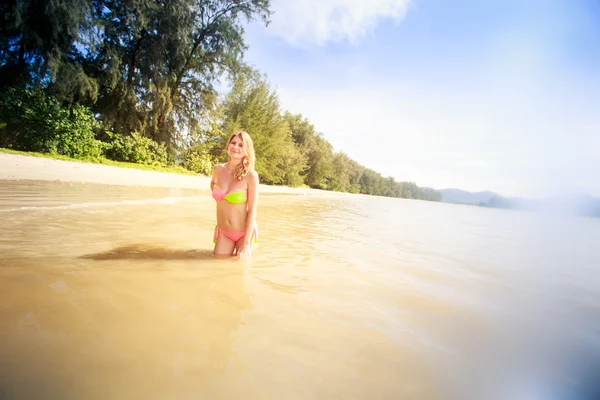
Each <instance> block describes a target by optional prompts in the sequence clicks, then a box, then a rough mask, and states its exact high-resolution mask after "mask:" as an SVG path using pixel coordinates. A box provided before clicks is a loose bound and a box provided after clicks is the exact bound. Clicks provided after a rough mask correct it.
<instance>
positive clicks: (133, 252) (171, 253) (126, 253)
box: [80, 244, 215, 261]
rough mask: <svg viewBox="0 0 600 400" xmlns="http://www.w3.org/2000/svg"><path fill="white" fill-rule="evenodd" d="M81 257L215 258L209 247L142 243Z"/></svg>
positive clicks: (126, 258)
mask: <svg viewBox="0 0 600 400" xmlns="http://www.w3.org/2000/svg"><path fill="white" fill-rule="evenodd" d="M80 258H83V259H86V260H98V261H105V260H148V259H160V260H209V259H213V258H215V257H214V256H213V254H212V250H207V249H193V250H183V249H169V248H161V247H150V246H145V245H142V244H132V245H129V246H122V247H117V248H115V249H113V250H109V251H105V252H102V253H94V254H86V255H84V256H81V257H80Z"/></svg>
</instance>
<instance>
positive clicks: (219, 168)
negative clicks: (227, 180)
mask: <svg viewBox="0 0 600 400" xmlns="http://www.w3.org/2000/svg"><path fill="white" fill-rule="evenodd" d="M224 168H225V163H222V164H217V165H215V167H214V170H215V171H222V170H223V169H224Z"/></svg>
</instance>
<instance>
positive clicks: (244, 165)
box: [225, 131, 255, 180]
mask: <svg viewBox="0 0 600 400" xmlns="http://www.w3.org/2000/svg"><path fill="white" fill-rule="evenodd" d="M234 137H239V138H240V139H241V140H242V148H243V149H244V158H242V162H241V163H240V165H238V166H237V167H236V168H235V171H233V176H234V178H235V179H237V180H241V179H242V178H243V177H244V176H246V175H248V172H250V171H252V170H253V169H254V161H255V158H254V143H252V138H251V137H250V135H248V132H246V131H236V132H233V133H232V134H231V137H230V138H229V140H228V141H227V146H226V147H225V148H226V149H229V144H230V143H231V141H232V140H233V138H234Z"/></svg>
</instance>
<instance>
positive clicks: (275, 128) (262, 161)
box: [222, 73, 306, 186]
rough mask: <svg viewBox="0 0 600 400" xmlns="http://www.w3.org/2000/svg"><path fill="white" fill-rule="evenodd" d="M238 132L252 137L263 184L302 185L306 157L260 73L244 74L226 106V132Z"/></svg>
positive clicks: (258, 170) (235, 85)
mask: <svg viewBox="0 0 600 400" xmlns="http://www.w3.org/2000/svg"><path fill="white" fill-rule="evenodd" d="M238 129H243V130H245V131H247V132H248V133H249V134H250V136H251V137H252V141H253V142H254V148H255V151H256V170H257V172H258V173H259V175H260V177H261V181H262V182H264V183H269V184H283V185H291V186H298V185H300V184H302V182H303V180H302V177H301V175H300V173H301V172H302V171H303V170H304V169H305V166H306V157H305V156H304V155H303V154H302V152H301V151H299V150H298V148H297V147H296V146H295V145H294V142H293V140H292V134H291V131H290V127H289V125H288V123H287V122H286V120H285V118H284V117H283V116H282V115H281V111H280V108H279V100H278V98H277V95H276V93H275V92H274V91H272V90H271V89H270V87H269V86H268V84H267V83H266V81H265V80H264V79H262V78H261V77H260V76H258V75H257V74H256V73H254V74H240V75H239V76H238V77H237V78H236V80H235V81H234V85H233V88H232V91H231V92H230V93H229V95H228V97H227V99H226V100H225V103H224V122H223V128H222V131H223V132H226V133H227V136H228V135H229V134H231V133H232V132H233V131H236V130H238Z"/></svg>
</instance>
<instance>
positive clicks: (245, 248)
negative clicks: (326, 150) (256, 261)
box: [238, 241, 252, 261]
mask: <svg viewBox="0 0 600 400" xmlns="http://www.w3.org/2000/svg"><path fill="white" fill-rule="evenodd" d="M251 254H252V244H250V243H248V242H245V241H244V242H242V245H241V246H240V248H239V249H238V256H239V257H240V260H242V261H246V260H249V259H250V255H251Z"/></svg>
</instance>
